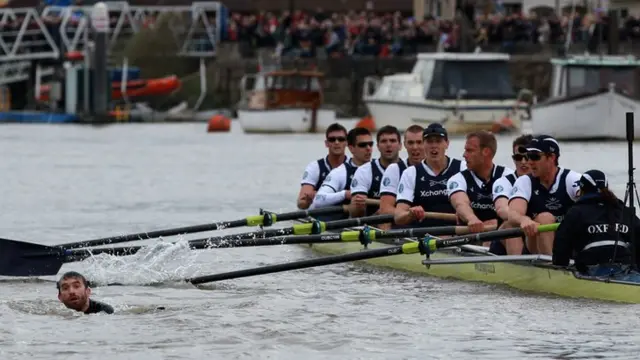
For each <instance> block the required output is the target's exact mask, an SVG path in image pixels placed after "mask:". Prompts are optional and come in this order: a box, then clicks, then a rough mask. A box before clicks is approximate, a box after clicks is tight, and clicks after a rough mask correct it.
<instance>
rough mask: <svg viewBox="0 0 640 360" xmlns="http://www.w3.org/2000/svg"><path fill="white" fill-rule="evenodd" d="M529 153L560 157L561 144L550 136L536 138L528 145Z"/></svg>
mask: <svg viewBox="0 0 640 360" xmlns="http://www.w3.org/2000/svg"><path fill="white" fill-rule="evenodd" d="M527 151H533V152H542V153H545V154H556V155H558V156H560V144H558V141H557V140H556V139H554V138H553V137H551V136H549V135H540V136H536V137H534V138H533V140H531V143H529V145H527Z"/></svg>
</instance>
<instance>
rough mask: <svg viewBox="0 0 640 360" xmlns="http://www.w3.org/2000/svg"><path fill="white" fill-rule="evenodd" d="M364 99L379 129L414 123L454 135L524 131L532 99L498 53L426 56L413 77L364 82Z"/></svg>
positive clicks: (399, 75)
mask: <svg viewBox="0 0 640 360" xmlns="http://www.w3.org/2000/svg"><path fill="white" fill-rule="evenodd" d="M363 92H364V94H363V100H364V102H365V104H366V106H367V108H368V109H369V112H370V113H371V115H372V116H373V118H374V120H375V122H376V124H385V125H386V124H390V125H395V126H396V127H398V128H399V129H401V130H404V129H406V128H408V127H409V126H411V125H413V124H418V125H421V126H427V125H428V124H430V123H441V124H443V125H444V126H446V127H447V129H448V131H449V132H450V133H459V134H464V133H468V132H470V131H475V130H489V131H493V132H498V131H504V130H510V131H517V130H519V129H520V126H521V123H522V120H524V119H527V118H528V104H526V103H524V102H523V101H522V100H523V98H524V97H525V96H527V95H528V94H530V92H529V91H528V90H526V89H524V90H522V91H521V92H520V93H517V92H516V91H515V90H514V89H513V85H512V81H511V76H510V73H509V55H507V54H498V53H446V52H436V53H424V54H419V55H418V56H417V61H416V63H415V65H414V67H413V70H412V71H411V73H409V74H395V75H390V76H385V77H383V78H382V80H381V81H380V80H378V79H377V78H373V77H368V78H366V80H365V84H364V90H363Z"/></svg>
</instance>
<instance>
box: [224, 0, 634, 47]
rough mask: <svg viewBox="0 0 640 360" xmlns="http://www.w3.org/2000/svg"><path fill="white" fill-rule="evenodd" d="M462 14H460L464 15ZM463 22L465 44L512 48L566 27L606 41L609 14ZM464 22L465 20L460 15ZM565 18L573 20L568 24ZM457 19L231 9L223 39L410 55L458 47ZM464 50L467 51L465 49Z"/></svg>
mask: <svg viewBox="0 0 640 360" xmlns="http://www.w3.org/2000/svg"><path fill="white" fill-rule="evenodd" d="M459 19H460V18H459ZM464 19H466V18H464ZM473 20H474V21H469V22H466V24H467V27H466V29H469V31H468V32H467V34H468V36H467V39H468V40H469V41H468V42H467V44H471V46H473V47H480V48H481V49H487V48H491V49H492V50H494V51H495V50H497V51H502V52H507V53H514V52H516V51H517V50H516V49H517V48H518V45H523V44H524V45H528V44H537V45H554V44H563V43H564V42H565V40H566V36H567V34H568V33H569V31H571V36H572V38H571V41H572V43H573V44H576V43H583V44H585V45H587V46H589V44H591V46H593V45H594V44H597V43H598V41H600V42H601V41H607V37H608V24H609V19H608V18H607V17H606V15H600V14H598V13H597V12H596V13H592V14H586V15H578V14H576V15H575V16H573V17H571V16H568V14H567V15H564V16H561V17H558V16H555V15H550V16H537V15H536V14H535V13H531V14H527V15H524V14H520V13H516V14H510V15H503V14H491V15H487V16H485V15H476V17H475V19H473ZM461 21H466V20H461ZM571 22H573V24H572V25H571ZM461 25H462V24H461V23H460V20H456V21H448V20H439V19H435V18H432V17H427V18H425V19H424V20H417V19H414V18H412V17H404V16H402V15H401V14H400V13H394V14H391V13H387V14H374V13H369V12H355V11H352V12H349V13H346V14H338V13H332V14H327V13H325V12H323V11H322V10H321V9H318V10H317V11H315V12H304V11H295V12H293V13H290V12H288V11H284V12H283V13H282V14H274V13H269V12H261V13H257V14H231V17H230V21H229V28H228V30H227V40H228V41H238V42H240V43H241V44H244V45H247V46H251V47H252V48H265V47H272V48H276V49H277V52H278V53H279V54H281V55H283V56H287V55H288V56H296V57H316V56H317V55H318V53H319V52H323V53H325V54H326V55H327V56H331V57H342V56H351V55H365V56H366V55H369V56H379V57H389V56H398V55H407V54H413V53H416V52H418V51H420V49H424V48H425V47H427V48H434V47H435V48H437V49H440V50H443V51H458V50H460V47H461V31H460V29H461ZM619 27H620V36H621V39H622V40H629V41H633V40H637V39H640V20H638V19H637V18H635V17H633V16H629V17H627V18H626V19H623V21H621V22H620V24H619ZM470 50H473V48H472V49H470Z"/></svg>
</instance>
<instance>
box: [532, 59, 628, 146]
mask: <svg viewBox="0 0 640 360" xmlns="http://www.w3.org/2000/svg"><path fill="white" fill-rule="evenodd" d="M551 64H552V66H553V76H552V82H551V94H550V98H549V99H547V100H546V101H543V102H540V103H537V104H535V105H534V106H533V107H532V109H531V117H532V119H531V122H532V130H533V132H534V133H540V134H547V135H551V136H553V137H555V138H556V139H559V140H600V139H608V140H623V139H625V138H626V128H625V126H626V125H625V123H624V121H623V120H622V119H624V114H625V113H626V112H628V111H635V110H636V109H638V108H640V102H639V101H638V90H639V89H638V85H637V81H636V68H637V67H638V66H639V65H640V61H638V60H636V58H635V57H633V56H610V55H607V56H600V55H587V56H575V57H570V58H563V59H552V60H551ZM639 134H640V123H637V124H636V125H635V129H634V136H635V137H638V135H639Z"/></svg>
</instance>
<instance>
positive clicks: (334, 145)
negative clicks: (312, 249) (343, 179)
mask: <svg viewBox="0 0 640 360" xmlns="http://www.w3.org/2000/svg"><path fill="white" fill-rule="evenodd" d="M324 146H326V147H327V149H329V154H328V155H327V156H326V157H324V158H322V159H318V160H314V161H312V162H310V163H309V165H307V167H306V168H305V169H304V174H303V175H302V181H301V183H300V185H301V187H300V193H299V194H298V208H299V209H308V208H309V206H311V203H312V202H313V198H314V197H315V196H316V192H317V191H318V189H319V188H320V185H322V183H323V182H324V179H325V178H326V177H327V175H329V172H330V171H331V170H332V169H334V168H337V167H338V166H340V165H341V164H343V163H345V162H346V161H347V160H348V159H349V157H348V156H346V155H345V150H346V147H347V129H345V128H344V126H342V125H340V124H338V123H335V124H331V125H329V127H327V131H325V140H324Z"/></svg>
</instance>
